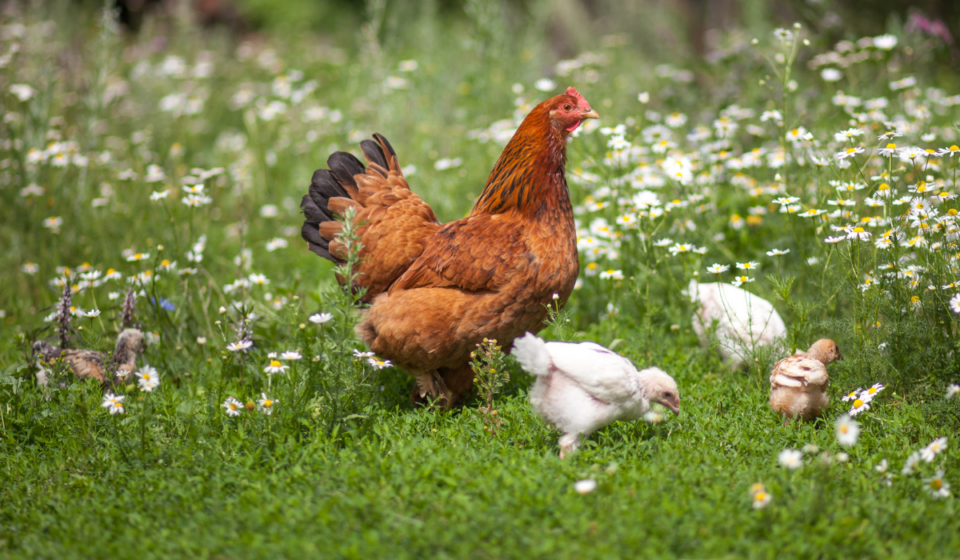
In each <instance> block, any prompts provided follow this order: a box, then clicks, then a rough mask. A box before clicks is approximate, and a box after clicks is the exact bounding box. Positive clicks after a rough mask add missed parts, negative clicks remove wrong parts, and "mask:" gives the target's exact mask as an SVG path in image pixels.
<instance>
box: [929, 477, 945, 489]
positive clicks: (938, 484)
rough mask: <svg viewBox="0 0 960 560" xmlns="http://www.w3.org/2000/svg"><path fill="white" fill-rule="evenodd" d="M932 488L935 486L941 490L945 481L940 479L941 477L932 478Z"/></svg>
mask: <svg viewBox="0 0 960 560" xmlns="http://www.w3.org/2000/svg"><path fill="white" fill-rule="evenodd" d="M930 488H933V489H934V490H939V489H941V488H943V481H942V480H940V479H939V478H935V479H933V480H931V481H930Z"/></svg>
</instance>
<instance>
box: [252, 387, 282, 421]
mask: <svg viewBox="0 0 960 560" xmlns="http://www.w3.org/2000/svg"><path fill="white" fill-rule="evenodd" d="M278 402H280V401H278V400H276V399H272V400H271V399H268V398H267V394H266V393H260V400H258V401H257V404H258V405H260V411H261V412H263V413H264V414H266V415H267V416H270V415H271V414H273V406H274V405H275V404H277V403H278Z"/></svg>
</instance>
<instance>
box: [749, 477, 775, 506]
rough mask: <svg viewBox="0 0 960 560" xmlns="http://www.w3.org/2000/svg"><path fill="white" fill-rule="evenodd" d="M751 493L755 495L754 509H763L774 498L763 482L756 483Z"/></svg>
mask: <svg viewBox="0 0 960 560" xmlns="http://www.w3.org/2000/svg"><path fill="white" fill-rule="evenodd" d="M750 493H751V495H752V496H753V509H763V508H765V507H767V505H769V504H770V501H771V500H773V496H772V495H770V493H769V492H767V491H766V489H765V488H764V487H763V484H759V483H758V484H754V485H753V488H751V489H750Z"/></svg>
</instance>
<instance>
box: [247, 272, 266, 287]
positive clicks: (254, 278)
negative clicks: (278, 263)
mask: <svg viewBox="0 0 960 560" xmlns="http://www.w3.org/2000/svg"><path fill="white" fill-rule="evenodd" d="M249 280H250V283H251V284H257V285H260V286H265V285H267V284H269V283H270V280H268V279H267V277H266V276H264V275H263V274H251V275H250V276H249Z"/></svg>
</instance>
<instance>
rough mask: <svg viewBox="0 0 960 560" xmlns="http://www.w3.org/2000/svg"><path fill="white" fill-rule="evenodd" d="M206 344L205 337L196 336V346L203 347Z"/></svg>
mask: <svg viewBox="0 0 960 560" xmlns="http://www.w3.org/2000/svg"><path fill="white" fill-rule="evenodd" d="M206 343H207V337H205V336H198V337H197V344H198V345H200V346H203V345H205V344H206Z"/></svg>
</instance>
